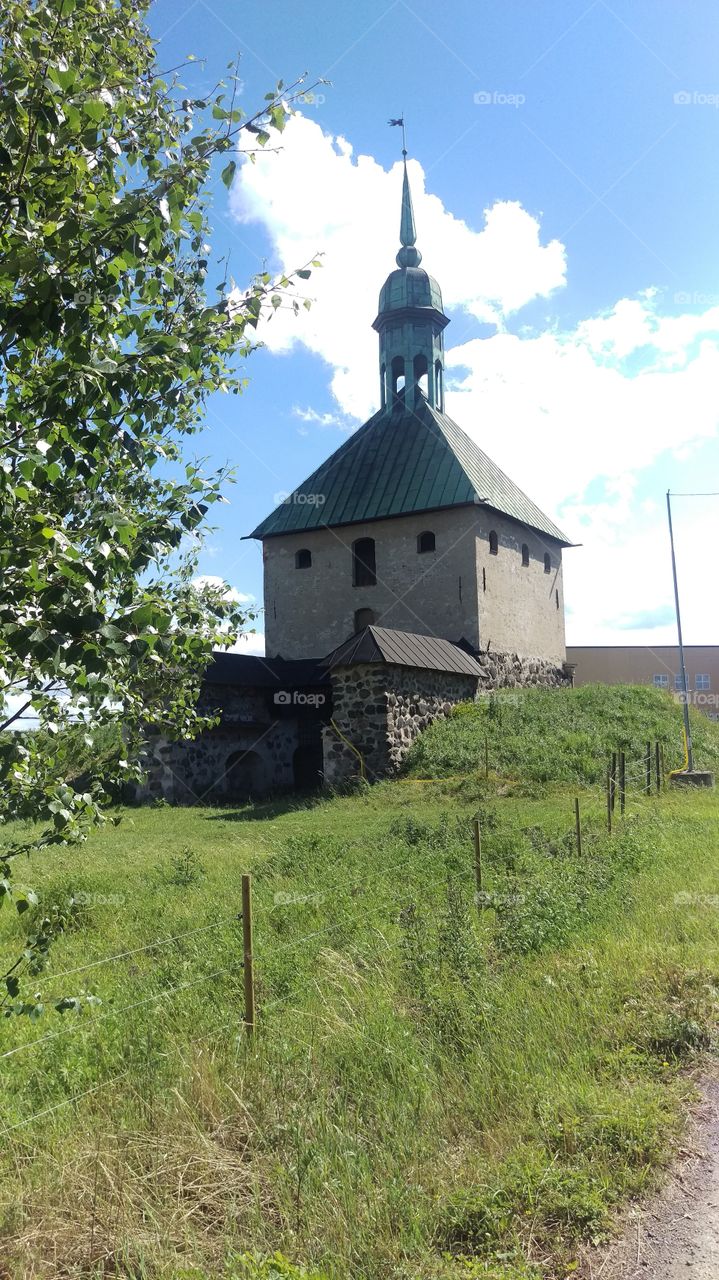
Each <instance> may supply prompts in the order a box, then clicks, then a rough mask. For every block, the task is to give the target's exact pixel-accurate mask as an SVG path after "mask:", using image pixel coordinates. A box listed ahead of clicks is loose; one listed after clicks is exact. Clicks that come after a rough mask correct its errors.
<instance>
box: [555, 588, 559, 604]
mask: <svg viewBox="0 0 719 1280" xmlns="http://www.w3.org/2000/svg"><path fill="white" fill-rule="evenodd" d="M554 603H555V604H556V606H557V608H559V592H558V591H555V593H554Z"/></svg>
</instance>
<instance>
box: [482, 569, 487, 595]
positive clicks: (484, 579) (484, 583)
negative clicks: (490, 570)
mask: <svg viewBox="0 0 719 1280" xmlns="http://www.w3.org/2000/svg"><path fill="white" fill-rule="evenodd" d="M482 590H483V591H486V590H487V570H486V569H485V568H484V565H483V566H482Z"/></svg>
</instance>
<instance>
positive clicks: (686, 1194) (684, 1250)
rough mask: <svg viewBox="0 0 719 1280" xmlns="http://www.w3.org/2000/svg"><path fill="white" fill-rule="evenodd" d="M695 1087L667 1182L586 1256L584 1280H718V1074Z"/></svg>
mask: <svg viewBox="0 0 719 1280" xmlns="http://www.w3.org/2000/svg"><path fill="white" fill-rule="evenodd" d="M697 1085H698V1089H699V1093H700V1098H699V1101H698V1103H697V1105H696V1107H695V1108H694V1110H693V1114H692V1119H691V1123H690V1125H689V1128H688V1131H687V1135H686V1137H685V1140H684V1144H683V1146H682V1148H681V1155H680V1157H679V1160H678V1162H677V1164H676V1165H675V1166H674V1168H673V1170H672V1173H671V1176H670V1179H669V1181H668V1182H667V1183H666V1185H665V1186H664V1187H663V1189H662V1190H661V1192H659V1193H658V1194H657V1195H655V1196H654V1197H653V1198H652V1199H650V1200H648V1201H646V1202H644V1203H642V1204H637V1205H635V1206H633V1208H632V1209H631V1210H630V1211H629V1212H628V1213H627V1215H626V1217H625V1219H624V1221H623V1224H622V1225H623V1230H622V1235H621V1237H620V1238H619V1239H618V1240H617V1241H615V1243H614V1244H612V1245H610V1246H609V1248H608V1249H604V1250H599V1249H593V1250H590V1251H589V1252H587V1253H586V1254H585V1256H584V1259H583V1262H582V1267H581V1269H580V1271H579V1272H578V1275H580V1276H582V1277H583V1280H680V1277H681V1280H719V1076H717V1077H715V1076H704V1077H703V1078H702V1079H700V1080H699V1081H698V1082H697Z"/></svg>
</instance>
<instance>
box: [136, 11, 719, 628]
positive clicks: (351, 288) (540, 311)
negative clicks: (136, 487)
mask: <svg viewBox="0 0 719 1280" xmlns="http://www.w3.org/2000/svg"><path fill="white" fill-rule="evenodd" d="M150 26H151V30H152V32H153V35H154V36H155V38H156V39H157V40H158V41H159V52H158V62H159V66H160V67H171V66H174V65H175V64H176V63H178V62H181V61H182V60H183V59H184V58H185V57H186V55H187V54H189V53H192V54H194V55H195V56H197V57H198V58H203V59H205V62H204V63H203V64H195V65H193V66H192V67H191V68H188V69H187V73H183V75H184V83H186V84H187V85H188V87H190V86H191V88H192V91H193V92H194V91H196V90H197V91H202V90H203V89H208V88H209V87H210V86H211V85H213V84H214V83H215V82H216V80H217V79H218V78H219V77H221V76H222V75H223V74H224V73H225V69H226V64H227V62H228V61H229V60H230V58H231V57H232V56H233V55H234V53H235V52H237V51H239V52H240V53H241V55H242V59H241V65H240V75H241V77H242V80H243V91H242V95H241V99H240V105H241V106H243V107H244V108H246V109H248V110H251V109H253V108H254V107H255V106H256V105H257V104H258V103H259V101H260V100H261V98H262V96H263V95H264V93H265V92H267V91H268V90H269V89H270V88H271V87H272V86H273V83H274V81H275V80H276V79H277V78H280V77H282V78H283V79H284V80H285V81H286V82H290V81H291V80H292V79H293V78H294V77H295V76H296V75H298V74H301V73H302V72H303V71H305V70H307V71H309V74H310V79H316V78H319V77H326V78H328V79H329V80H331V82H332V84H331V87H330V86H324V85H322V86H320V87H319V89H318V91H317V93H316V97H315V100H314V101H313V102H311V103H305V104H303V105H302V106H301V118H299V119H297V120H296V121H294V122H293V125H292V126H291V127H290V128H289V129H288V131H287V132H286V134H285V135H284V138H283V140H282V143H283V146H284V150H283V152H282V153H280V154H279V155H272V156H268V157H267V158H266V159H263V160H261V161H260V162H259V163H258V164H256V165H255V166H252V167H250V166H249V165H244V166H242V172H241V176H240V177H239V179H238V181H237V184H236V188H235V189H234V190H233V192H232V193H231V194H228V193H227V192H226V191H225V189H224V187H223V186H222V185H221V184H219V183H218V184H217V185H216V186H215V189H214V201H215V203H214V210H213V213H212V224H213V234H212V247H213V253H214V254H216V255H217V257H220V256H222V255H223V254H224V253H226V252H227V251H231V270H232V273H233V275H234V277H235V279H236V280H237V282H238V285H240V286H241V285H242V283H243V282H244V281H245V280H246V279H247V278H248V276H249V275H250V274H252V272H254V271H256V270H258V269H260V268H261V267H262V266H263V265H264V264H265V263H267V265H268V267H269V268H270V269H274V268H277V267H282V268H283V269H284V268H287V267H296V266H301V265H302V260H301V258H300V255H301V254H302V253H304V252H305V251H307V254H308V256H309V254H312V253H314V252H315V251H323V252H324V254H325V257H324V262H325V265H324V267H323V270H322V271H321V272H320V273H318V275H317V277H316V278H315V277H313V279H312V280H311V281H310V282H309V285H308V292H309V293H310V294H311V295H313V296H316V297H317V303H316V306H315V307H314V308H313V311H312V312H311V313H310V314H309V317H308V316H307V315H305V314H303V317H302V318H301V320H299V321H294V320H293V319H291V318H289V317H284V316H282V317H278V318H276V321H277V322H276V323H275V322H273V324H274V328H273V327H272V326H268V327H267V328H266V330H265V331H264V333H263V336H264V337H265V339H266V341H267V343H268V346H267V349H266V350H263V351H260V352H257V353H256V354H255V355H253V357H252V358H251V360H250V361H249V362H248V365H247V373H248V374H249V375H250V378H251V382H250V386H249V388H248V391H247V392H246V394H245V395H244V397H242V398H241V399H239V400H238V399H236V398H235V397H230V398H225V397H222V396H217V397H215V398H214V400H213V402H212V403H211V405H210V406H209V410H208V415H207V430H206V433H205V435H204V436H203V437H202V438H201V450H202V452H203V453H204V454H207V455H208V456H209V457H210V458H211V459H212V460H213V461H216V462H218V463H219V462H224V461H225V460H227V459H229V460H230V461H231V462H232V463H233V464H234V465H235V466H236V468H237V483H236V484H235V485H234V486H233V487H232V489H231V490H230V491H229V493H228V496H229V498H230V504H229V505H228V506H227V507H225V508H223V509H222V513H221V516H220V527H219V528H218V530H217V532H216V533H214V534H212V535H211V537H210V538H209V539H208V544H207V546H206V548H205V551H204V553H203V562H202V569H203V571H204V572H205V573H208V574H213V575H215V574H217V575H221V576H223V577H225V578H226V579H227V580H228V581H229V582H230V583H231V584H232V585H233V587H235V588H236V589H237V590H238V591H240V592H241V593H243V594H245V593H247V594H252V595H254V596H256V597H257V598H258V599H261V554H260V551H259V548H258V547H257V545H256V544H254V543H247V542H245V543H241V542H240V539H241V537H242V536H243V535H244V534H246V533H248V532H249V531H250V530H251V529H252V528H253V526H254V525H255V524H256V523H257V522H258V521H259V519H261V518H262V517H263V516H264V515H266V514H267V513H268V511H269V510H270V509H271V508H272V507H273V506H274V505H275V495H276V494H277V493H282V492H286V491H288V490H291V489H292V488H293V486H294V485H295V484H296V483H298V482H299V481H300V480H301V479H303V478H304V476H306V475H307V474H309V473H310V472H311V471H312V470H313V469H314V467H316V466H317V465H318V464H319V462H320V461H321V460H322V459H323V458H324V457H325V456H327V454H328V453H330V452H331V451H332V450H333V449H334V448H336V447H337V445H338V444H339V443H341V441H342V440H343V439H344V438H345V436H346V433H347V431H348V430H351V429H353V428H354V427H355V426H357V425H358V424H359V422H360V421H361V420H362V418H363V417H364V416H366V415H367V414H368V413H369V412H370V411H371V408H372V407H373V401H374V400H376V382H377V375H376V369H375V364H374V362H373V361H374V356H373V350H374V347H373V344H374V341H375V338H374V335H373V334H372V332H371V330H370V328H369V326H370V324H371V321H372V319H373V318H374V306H375V303H376V297H375V295H376V293H377V292H378V291H379V288H380V286H381V284H382V281H383V279H384V277H385V276H386V274H387V273H388V271H389V270H391V268H392V266H393V265H394V264H393V254H394V252H395V248H396V240H397V226H398V221H399V178H400V170H399V165H398V163H397V161H398V153H399V146H400V141H399V130H395V129H390V128H388V126H387V124H386V121H387V119H388V118H389V117H390V116H395V115H398V114H399V113H400V112H404V115H405V118H406V121H407V127H408V145H409V150H410V155H411V157H412V158H413V162H412V164H411V166H410V172H411V177H412V182H413V190H414V195H415V207H416V214H417V223H418V244H419V247H420V249H421V250H422V252H423V255H424V265H425V266H426V267H427V269H428V270H429V271H431V272H432V273H433V274H436V275H437V277H438V279H439V282H440V285H442V287H443V288H444V290H445V303H446V310H447V314H448V315H450V317H451V319H452V324H451V326H450V328H449V329H448V331H447V334H446V338H447V344H448V348H450V355H449V357H448V363H449V365H450V370H451V377H452V379H453V384H452V385H453V388H454V390H453V393H452V397H451V404H450V412H451V413H452V415H453V416H454V417H455V418H456V419H457V421H458V422H460V424H461V425H462V426H463V427H464V428H465V429H466V430H468V431H470V434H472V435H474V436H475V438H476V439H477V440H478V442H479V443H480V444H481V445H482V447H483V448H485V449H486V451H487V452H488V453H489V454H490V455H491V456H493V457H495V458H496V460H497V461H498V462H499V464H500V465H501V466H503V467H504V469H505V470H507V471H509V472H510V474H512V476H513V477H514V478H515V479H516V480H517V481H518V483H520V484H522V485H523V487H524V488H526V489H527V490H528V491H529V492H530V494H531V496H532V497H533V498H534V499H535V500H536V501H537V502H538V503H539V505H540V506H543V507H545V508H546V509H547V510H548V512H549V513H550V514H552V515H553V516H554V517H555V518H556V519H557V520H558V521H559V523H560V525H563V526H564V527H565V528H566V529H567V532H568V533H569V535H570V536H571V537H573V538H574V539H576V541H578V542H581V543H582V544H583V546H582V548H581V549H577V550H575V551H572V552H569V553H567V574H566V597H567V606H568V639H569V640H570V642H571V641H573V642H575V643H591V642H593V641H597V642H603V643H611V642H612V641H613V640H616V641H621V642H623V643H627V642H632V641H635V640H636V642H638V643H640V642H642V643H643V642H649V643H651V642H652V641H654V642H656V643H666V642H667V641H669V642H671V641H672V640H673V639H674V631H673V626H672V623H671V612H670V611H669V612H668V609H669V607H670V605H671V580H670V576H669V564H668V558H667V547H666V528H665V524H666V521H665V515H664V507H663V501H664V492H665V491H666V489H667V487H668V486H671V487H672V488H673V489H680V490H683V491H691V492H694V491H705V490H714V489H719V475H718V467H717V463H718V460H719V451H718V449H717V424H718V422H719V410H718V409H717V407H716V400H717V397H716V387H717V382H716V378H717V376H719V357H718V354H717V353H718V351H719V347H718V341H719V255H717V253H716V251H715V245H716V239H717V236H718V234H719V218H718V216H717V214H718V209H717V206H718V204H719V166H717V163H716V153H717V142H718V140H719V71H717V69H716V56H715V54H716V48H717V44H718V37H719V10H718V9H717V7H716V5H715V4H710V3H709V0H693V3H692V4H691V5H681V4H679V3H677V2H676V0H651V2H645V0H612V3H611V5H610V4H607V3H605V2H604V0H596V2H595V3H592V4H588V5H586V6H585V5H584V4H583V3H582V0H572V2H571V3H570V2H569V0H552V2H551V3H550V2H546V3H544V4H538V3H534V4H529V3H526V2H525V3H522V4H520V3H513V2H512V0H502V2H501V3H500V2H499V0H494V2H493V3H491V4H483V3H477V2H476V0H475V2H474V3H464V2H455V3H452V4H447V5H442V6H439V5H430V4H429V3H427V2H426V0H412V3H411V4H407V3H405V0H395V2H394V3H392V4H389V5H387V4H386V3H384V2H383V0H378V2H375V0H365V2H364V3H363V4H362V5H361V6H346V7H345V6H339V5H337V4H336V3H329V2H328V0H322V2H320V3H314V4H313V5H311V6H309V5H305V6H302V7H300V6H298V5H296V4H294V5H290V4H288V3H284V0H282V2H279V3H271V4H269V5H265V6H249V5H241V4H238V3H234V2H232V0H212V2H211V3H207V2H206V0H158V3H156V4H154V5H153V7H152V9H151V13H150ZM338 140H339V141H338ZM487 211H490V213H489V214H488V213H487ZM295 255H297V256H295ZM293 326H294V327H293ZM718 515H719V499H714V500H711V499H696V500H694V499H684V500H681V502H680V503H679V505H678V510H677V516H676V522H677V535H678V544H679V546H678V549H679V556H680V567H681V568H682V577H683V589H684V595H685V599H684V601H683V603H684V611H685V614H686V627H685V629H686V639H687V640H688V641H690V642H694V643H701V642H704V643H711V642H716V641H717V640H719V635H717V630H718V628H719V607H718V606H717V600H716V592H715V591H714V589H713V587H712V586H711V585H709V586H708V583H707V579H708V578H710V577H711V576H712V574H711V568H712V565H713V545H712V542H714V543H715V542H716V533H717V527H718V522H717V516H718ZM697 547H699V548H700V551H704V549H706V550H705V554H699V555H698V554H697ZM710 555H711V557H712V558H711V559H709V556H710ZM259 626H261V622H260V624H259Z"/></svg>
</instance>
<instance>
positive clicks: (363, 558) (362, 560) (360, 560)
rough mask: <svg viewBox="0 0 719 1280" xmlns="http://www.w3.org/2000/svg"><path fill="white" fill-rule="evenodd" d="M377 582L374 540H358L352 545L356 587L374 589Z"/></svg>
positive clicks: (353, 574)
mask: <svg viewBox="0 0 719 1280" xmlns="http://www.w3.org/2000/svg"><path fill="white" fill-rule="evenodd" d="M376 581H377V565H376V562H375V550H374V538H358V539H357V541H356V542H355V543H353V544H352V582H353V584H354V586H355V587H373V586H374V585H375V583H376Z"/></svg>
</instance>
